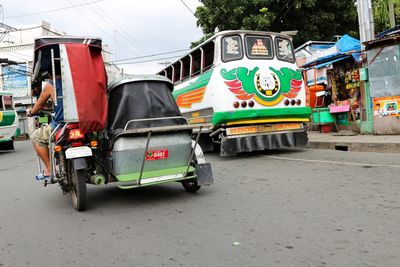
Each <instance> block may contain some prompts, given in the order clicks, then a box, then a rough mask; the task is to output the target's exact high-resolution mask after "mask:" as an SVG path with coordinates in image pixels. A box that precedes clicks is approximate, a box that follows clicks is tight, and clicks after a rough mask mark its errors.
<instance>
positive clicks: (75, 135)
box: [68, 129, 85, 140]
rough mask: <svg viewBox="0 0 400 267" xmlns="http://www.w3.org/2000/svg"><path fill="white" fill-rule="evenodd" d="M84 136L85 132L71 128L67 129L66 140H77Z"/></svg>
mask: <svg viewBox="0 0 400 267" xmlns="http://www.w3.org/2000/svg"><path fill="white" fill-rule="evenodd" d="M84 137H85V134H84V133H83V132H81V130H79V129H73V130H71V131H69V133H68V140H77V139H83V138H84Z"/></svg>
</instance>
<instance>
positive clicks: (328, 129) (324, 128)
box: [321, 125, 331, 133]
mask: <svg viewBox="0 0 400 267" xmlns="http://www.w3.org/2000/svg"><path fill="white" fill-rule="evenodd" d="M330 132H331V126H330V125H321V133H330Z"/></svg>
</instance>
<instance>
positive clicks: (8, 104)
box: [3, 95, 14, 110]
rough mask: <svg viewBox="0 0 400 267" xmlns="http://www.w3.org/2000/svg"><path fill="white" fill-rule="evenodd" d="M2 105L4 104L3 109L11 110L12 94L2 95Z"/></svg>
mask: <svg viewBox="0 0 400 267" xmlns="http://www.w3.org/2000/svg"><path fill="white" fill-rule="evenodd" d="M3 105H4V110H13V109H14V107H13V101H12V96H10V95H5V96H3Z"/></svg>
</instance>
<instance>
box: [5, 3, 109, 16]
mask: <svg viewBox="0 0 400 267" xmlns="http://www.w3.org/2000/svg"><path fill="white" fill-rule="evenodd" d="M102 1H104V0H96V1H93V2H90V3H84V4H79V5H74V6H68V7H60V8H55V9H49V10H45V11H38V12H33V13H26V14H22V15H17V16H11V17H5V19H13V18H20V17H27V16H34V15H39V14H45V13H50V12H55V11H60V10H65V9H70V8H74V7H78V6H86V5H90V4H93V3H98V2H102Z"/></svg>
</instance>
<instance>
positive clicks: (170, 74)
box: [165, 67, 172, 81]
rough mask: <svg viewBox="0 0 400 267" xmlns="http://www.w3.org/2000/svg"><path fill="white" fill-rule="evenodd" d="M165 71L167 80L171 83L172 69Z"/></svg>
mask: <svg viewBox="0 0 400 267" xmlns="http://www.w3.org/2000/svg"><path fill="white" fill-rule="evenodd" d="M165 71H166V72H167V78H168V79H170V80H171V81H172V67H168V68H167V69H166V70H165Z"/></svg>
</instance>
